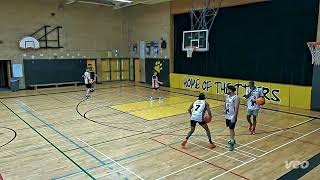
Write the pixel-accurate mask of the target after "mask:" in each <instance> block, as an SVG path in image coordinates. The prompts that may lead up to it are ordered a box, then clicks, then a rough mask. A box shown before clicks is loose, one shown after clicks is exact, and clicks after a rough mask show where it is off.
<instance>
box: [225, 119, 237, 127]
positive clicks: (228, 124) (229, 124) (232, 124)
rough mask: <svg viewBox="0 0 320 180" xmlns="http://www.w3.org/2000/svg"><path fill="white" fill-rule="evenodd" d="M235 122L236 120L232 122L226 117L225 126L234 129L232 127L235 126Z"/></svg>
mask: <svg viewBox="0 0 320 180" xmlns="http://www.w3.org/2000/svg"><path fill="white" fill-rule="evenodd" d="M236 123H237V121H235V122H234V123H232V122H231V120H229V119H226V126H227V127H228V128H229V129H234V128H235V127H236Z"/></svg>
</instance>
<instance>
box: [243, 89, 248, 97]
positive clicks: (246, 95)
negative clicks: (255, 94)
mask: <svg viewBox="0 0 320 180" xmlns="http://www.w3.org/2000/svg"><path fill="white" fill-rule="evenodd" d="M248 90H249V89H246V94H245V95H243V97H244V98H246V99H248V98H249V91H248Z"/></svg>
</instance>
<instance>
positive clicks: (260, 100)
mask: <svg viewBox="0 0 320 180" xmlns="http://www.w3.org/2000/svg"><path fill="white" fill-rule="evenodd" d="M256 103H257V104H258V105H260V106H263V105H264V104H265V103H266V100H265V99H264V97H259V98H258V99H257V100H256Z"/></svg>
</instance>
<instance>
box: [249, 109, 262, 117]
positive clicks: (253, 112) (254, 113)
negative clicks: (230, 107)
mask: <svg viewBox="0 0 320 180" xmlns="http://www.w3.org/2000/svg"><path fill="white" fill-rule="evenodd" d="M258 114H259V109H248V111H247V115H248V116H258Z"/></svg>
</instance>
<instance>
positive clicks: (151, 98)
mask: <svg viewBox="0 0 320 180" xmlns="http://www.w3.org/2000/svg"><path fill="white" fill-rule="evenodd" d="M155 94H156V89H155V88H152V95H151V97H150V101H152V100H153V99H154V97H155Z"/></svg>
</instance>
